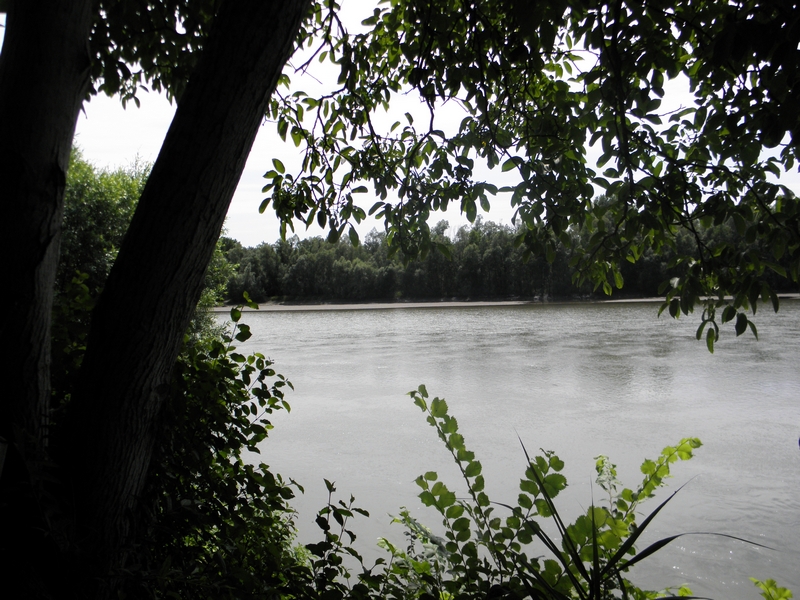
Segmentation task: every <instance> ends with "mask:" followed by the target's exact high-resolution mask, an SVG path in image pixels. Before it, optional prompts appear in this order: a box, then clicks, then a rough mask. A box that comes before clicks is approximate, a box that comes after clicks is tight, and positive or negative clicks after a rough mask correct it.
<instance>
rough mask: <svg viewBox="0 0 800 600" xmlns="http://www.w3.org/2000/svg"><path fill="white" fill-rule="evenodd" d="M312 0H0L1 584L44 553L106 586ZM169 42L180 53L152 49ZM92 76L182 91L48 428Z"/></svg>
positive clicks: (63, 572) (101, 84)
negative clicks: (54, 331)
mask: <svg viewBox="0 0 800 600" xmlns="http://www.w3.org/2000/svg"><path fill="white" fill-rule="evenodd" d="M308 4H309V3H308V2H305V1H301V0H297V1H294V2H281V3H277V2H269V3H262V2H236V3H233V2H227V3H224V4H223V5H221V6H220V7H219V11H217V10H216V9H217V3H214V2H207V3H192V5H191V8H189V7H186V6H185V5H183V3H171V2H165V3H163V4H159V5H158V6H156V7H155V8H153V9H150V7H148V5H146V4H145V3H141V4H135V5H132V4H129V3H124V2H123V3H116V2H109V3H105V2H104V3H99V4H98V5H94V6H93V3H91V2H88V1H85V0H84V1H83V2H71V3H68V6H67V5H61V3H52V2H41V3H35V2H34V3H32V2H12V3H10V5H9V8H8V16H7V31H6V37H5V40H4V45H3V51H2V54H0V114H2V115H4V118H3V119H0V121H2V125H0V139H2V143H0V160H1V161H2V167H0V175H2V178H3V182H4V189H5V192H4V196H3V201H2V211H3V212H2V217H1V218H0V222H2V225H0V227H2V231H0V233H1V234H2V235H0V237H1V238H2V244H3V245H2V250H3V252H4V254H6V255H7V256H16V257H18V260H16V261H14V264H13V266H12V268H11V271H10V273H9V274H8V276H9V278H10V279H11V280H13V281H15V282H16V284H17V285H18V289H19V293H18V294H15V295H10V294H4V295H3V300H2V302H3V304H2V309H3V322H2V334H3V338H4V339H5V340H6V343H7V344H8V345H9V347H10V348H15V349H17V351H15V352H14V353H13V354H12V355H11V356H10V357H9V358H7V359H6V360H4V361H3V364H2V367H1V368H0V369H2V370H1V371H0V377H2V380H3V382H4V388H5V390H4V397H3V405H2V421H1V422H0V426H1V427H2V430H1V431H0V436H2V437H3V438H4V439H5V440H7V441H8V443H9V446H8V448H9V453H8V457H7V459H6V462H5V465H4V471H3V481H2V485H3V490H2V499H3V503H4V504H5V506H4V511H3V512H4V515H3V522H2V526H3V538H4V547H3V557H2V559H3V560H2V562H3V567H4V568H6V569H9V572H8V575H9V577H6V581H8V582H9V586H11V587H14V586H13V584H12V583H11V582H12V581H16V582H18V583H20V584H22V583H24V582H25V581H26V578H27V580H28V581H31V580H33V573H32V572H31V568H32V567H31V565H34V564H35V563H36V561H43V562H44V564H45V565H46V567H45V568H43V569H42V570H41V573H39V574H37V575H38V576H41V575H42V574H45V575H46V576H47V577H49V579H50V583H51V584H52V585H57V586H58V588H57V589H59V594H60V595H62V596H63V595H67V596H69V595H72V596H76V597H77V596H84V595H86V596H88V595H93V596H96V597H107V596H110V595H113V590H114V587H115V576H116V574H117V570H118V569H119V568H120V567H121V566H122V565H123V564H124V555H125V548H126V544H127V543H128V542H129V532H130V522H129V515H130V513H131V509H132V505H133V503H134V502H135V499H136V497H137V495H138V494H139V492H140V490H141V489H142V488H143V485H144V475H145V473H146V472H147V465H148V463H149V458H150V454H151V452H152V448H153V444H154V439H153V438H154V435H155V432H156V431H157V421H158V415H159V412H160V407H161V403H162V397H163V388H164V386H165V384H166V382H167V376H168V373H169V371H170V369H171V367H172V365H173V363H174V361H175V358H176V356H177V352H178V349H179V346H180V342H181V339H182V337H183V332H184V330H185V328H186V326H187V324H188V322H189V319H190V317H191V313H192V311H193V310H194V306H195V305H196V303H197V300H198V297H199V295H200V291H201V288H202V281H203V276H204V273H205V269H206V266H207V265H208V262H209V260H210V258H211V256H212V254H213V251H214V247H215V243H216V239H217V237H218V236H219V232H220V229H221V227H222V222H223V219H224V216H225V212H226V209H227V206H228V204H229V202H230V198H231V196H232V194H233V190H234V188H235V185H236V183H237V181H238V178H239V175H240V173H241V170H242V168H243V166H244V161H245V159H246V156H247V153H248V151H249V149H250V147H251V145H252V141H253V138H254V136H255V132H256V130H257V127H258V125H259V123H260V122H261V119H262V118H263V114H264V112H265V109H266V104H267V100H268V98H269V96H270V94H271V92H272V90H273V89H274V87H275V84H276V82H277V80H278V77H279V76H280V72H281V69H282V68H283V65H284V63H285V61H286V60H287V58H288V56H289V54H290V52H291V50H292V45H293V42H294V40H295V38H296V37H297V33H298V28H299V24H300V21H301V18H302V16H303V14H304V13H305V11H306V9H307V7H308ZM178 22H179V23H180V28H178V27H177V25H176V24H177V23H178ZM212 23H213V27H212ZM165 27H166V28H165ZM264 32H269V34H268V35H265V33H264ZM162 44H165V45H163V46H162ZM165 48H167V49H168V51H165ZM201 48H202V51H200V50H201ZM88 49H91V53H88V52H87V50H88ZM172 52H174V53H175V55H176V56H177V58H175V59H174V60H172V59H169V60H163V59H164V58H165V57H167V56H171V55H173V54H172ZM126 62H127V64H138V66H139V67H140V68H141V70H140V71H138V72H136V73H131V71H130V68H129V67H128V66H127V65H126V64H125V63H126ZM115 73H116V74H121V75H120V76H116V77H115ZM91 76H93V79H90V77H91ZM90 81H93V82H94V85H95V86H97V87H98V88H99V89H102V90H103V91H107V92H115V91H122V93H123V94H124V96H123V97H126V96H127V97H130V98H132V97H133V94H134V93H135V89H136V87H137V85H138V83H139V82H140V81H150V82H151V83H152V84H153V85H154V86H155V87H159V86H160V87H163V88H166V89H169V90H170V93H171V94H172V95H173V96H174V97H175V98H176V99H177V100H178V109H177V111H176V115H175V118H174V120H173V123H172V125H171V127H170V131H169V133H168V134H167V138H166V140H165V142H164V146H163V148H162V151H161V153H160V155H159V158H158V160H157V161H156V163H155V164H154V166H153V170H152V173H151V175H150V178H149V179H148V182H147V185H146V186H145V189H144V191H143V194H142V197H141V199H140V202H139V205H138V207H137V210H136V213H135V215H134V217H133V220H132V223H131V225H130V228H129V230H128V232H127V234H126V237H125V241H124V242H123V244H122V247H121V248H120V251H119V254H118V257H117V260H116V261H115V264H114V267H113V268H112V271H111V273H110V276H109V279H108V281H107V284H106V287H105V289H104V291H103V294H102V296H101V298H100V300H99V302H98V305H97V307H96V308H95V311H94V314H93V317H92V330H91V332H90V334H89V339H88V343H87V352H86V356H85V357H84V361H83V364H82V367H81V376H80V379H81V383H80V384H79V386H78V389H77V390H76V393H75V394H74V395H73V397H72V400H71V402H70V405H69V407H68V410H67V411H66V412H65V414H64V415H63V417H62V418H61V421H60V423H59V427H58V430H57V431H56V432H54V433H55V434H56V435H55V436H54V437H53V439H51V436H50V435H49V420H50V419H49V406H48V403H49V373H48V370H49V363H50V361H49V325H50V309H51V306H52V299H53V284H54V280H55V269H56V264H57V258H58V247H59V235H60V219H61V213H62V207H63V186H64V178H65V175H64V174H65V172H66V170H67V161H68V158H69V150H70V146H71V144H72V134H73V132H74V128H75V122H76V120H77V116H78V111H79V110H80V106H81V103H82V102H83V100H84V98H85V97H86V95H87V93H88V92H89V89H90ZM9 115H13V118H9ZM35 131H39V132H41V133H40V134H36V133H33V132H35ZM47 456H49V457H52V460H53V461H54V462H55V463H56V464H57V465H58V473H57V479H58V480H59V481H60V482H62V487H61V489H60V491H58V492H57V493H56V497H57V500H56V501H55V506H50V507H48V509H50V508H52V509H55V510H56V511H57V512H58V513H59V514H58V515H56V516H55V517H54V516H53V515H49V514H43V513H42V512H39V511H37V510H36V506H37V503H36V501H42V500H43V499H44V498H45V492H46V491H47V492H50V491H52V490H45V487H46V483H45V478H44V477H42V476H40V475H41V474H37V473H36V470H35V469H34V466H35V465H44V464H46V460H47V458H46V457H47ZM52 475H53V474H52V473H51V474H50V476H51V477H52ZM62 523H63V528H62V527H61V524H62ZM42 531H44V532H45V533H44V534H42V533H40V532H42ZM37 555H38V558H36V559H35V560H34V557H36V556H37ZM110 575H114V576H110ZM12 577H13V578H12ZM18 588H19V589H23V586H22V585H20V586H18ZM53 589H56V588H55V587H54V588H53Z"/></svg>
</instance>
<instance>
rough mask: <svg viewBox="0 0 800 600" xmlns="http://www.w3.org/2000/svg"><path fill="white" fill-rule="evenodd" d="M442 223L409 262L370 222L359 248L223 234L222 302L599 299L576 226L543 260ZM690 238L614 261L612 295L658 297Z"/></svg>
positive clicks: (728, 229)
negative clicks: (617, 282)
mask: <svg viewBox="0 0 800 600" xmlns="http://www.w3.org/2000/svg"><path fill="white" fill-rule="evenodd" d="M448 229H449V225H448V223H447V221H441V222H439V223H438V224H437V225H436V226H435V227H434V228H433V229H432V230H431V239H432V241H434V242H435V243H437V244H439V246H438V247H439V248H442V247H444V249H443V250H434V251H432V252H429V253H428V254H427V255H426V256H425V257H424V258H422V259H419V260H412V261H403V259H402V257H401V256H400V255H399V254H395V255H392V254H391V253H390V251H389V246H388V244H387V241H386V234H385V233H384V232H378V231H377V230H375V229H373V230H372V231H371V232H370V233H369V234H368V235H367V236H366V238H365V239H364V240H363V242H362V243H361V244H359V245H358V246H353V245H352V244H351V243H350V241H349V240H346V239H340V240H339V241H337V242H333V243H331V242H328V241H326V240H325V239H323V238H321V237H311V238H307V239H302V240H301V239H299V238H298V237H297V236H292V237H290V238H287V239H285V240H278V241H276V242H274V243H272V244H268V243H262V244H259V245H258V246H256V247H244V246H243V245H242V244H241V243H240V242H238V241H237V240H234V239H231V238H228V237H223V238H221V239H220V243H219V248H220V249H221V251H222V253H223V255H224V256H225V258H226V259H227V261H228V262H229V263H230V265H231V267H232V273H231V275H230V277H229V279H228V286H227V296H228V300H229V301H230V302H232V303H241V302H243V301H244V293H245V292H246V293H247V294H248V295H249V296H250V298H252V299H253V300H255V301H256V302H264V301H267V300H271V299H281V300H292V301H299V302H303V301H308V302H315V301H352V302H369V301H380V300H384V301H386V300H438V299H443V298H446V299H451V298H452V299H459V300H468V299H469V300H478V299H480V300H500V299H511V298H519V299H538V300H564V299H578V298H582V299H585V298H592V297H605V294H604V293H603V291H602V290H601V289H594V288H593V286H592V285H591V284H590V283H588V282H585V281H584V282H581V281H580V279H581V278H580V273H578V271H577V270H576V268H575V267H574V266H572V263H571V259H572V257H573V256H574V255H575V252H576V250H577V249H579V248H580V247H581V245H582V243H583V242H585V240H584V236H583V235H581V234H580V233H573V234H572V235H571V236H570V237H571V241H572V244H571V245H570V246H567V245H565V244H563V243H560V244H559V245H558V247H557V250H556V252H555V255H553V256H550V257H549V258H550V260H548V258H547V257H545V256H527V257H526V256H525V247H524V246H523V245H520V244H518V243H516V240H517V238H518V235H519V231H518V230H516V229H515V228H513V227H511V226H508V225H501V224H497V223H494V222H492V221H485V220H483V219H482V218H481V217H480V216H479V217H477V219H476V220H475V223H474V224H473V225H472V226H466V225H465V226H463V227H461V228H459V229H458V230H457V231H456V232H455V234H454V235H452V236H448V235H447V231H448ZM701 236H702V238H703V240H704V241H706V242H708V243H713V242H718V241H723V240H724V241H726V242H734V243H735V244H736V246H737V248H738V249H739V250H740V251H741V252H750V251H753V250H755V251H756V252H759V253H761V254H764V255H765V260H769V259H770V257H769V256H768V255H767V252H766V251H765V249H763V248H758V247H757V246H756V245H754V244H752V243H748V242H747V240H746V238H745V236H744V235H740V234H739V233H738V232H737V231H736V229H735V227H734V226H733V224H732V223H724V224H723V225H719V226H714V227H710V228H708V229H705V230H703V231H702V232H701ZM696 243H697V240H695V239H693V238H691V237H690V235H689V234H688V233H686V232H681V233H679V234H678V236H677V243H676V245H675V247H674V248H672V247H668V248H664V249H663V251H662V252H661V253H660V254H658V255H656V254H655V253H654V252H652V251H647V252H646V253H645V254H644V255H643V256H641V257H640V259H639V260H638V261H637V262H636V263H625V264H623V265H622V268H621V274H622V276H623V279H624V288H623V289H622V290H617V289H614V290H613V294H614V296H615V297H621V296H623V295H624V297H633V298H635V297H653V296H662V295H663V288H662V285H663V284H664V283H665V282H668V281H669V280H670V279H671V278H673V277H680V276H681V275H682V274H683V273H684V272H685V270H686V268H687V266H688V265H687V262H686V261H682V260H681V259H680V257H681V256H688V255H690V254H691V252H692V247H693V245H695V244H696ZM784 268H788V265H784ZM771 275H772V276H771V277H770V279H771V281H770V284H771V285H772V286H773V289H776V290H778V291H782V292H787V291H796V286H795V285H793V284H792V283H791V282H790V281H789V280H787V279H785V278H782V277H779V276H777V274H775V273H771Z"/></svg>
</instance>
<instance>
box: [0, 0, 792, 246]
mask: <svg viewBox="0 0 800 600" xmlns="http://www.w3.org/2000/svg"><path fill="white" fill-rule="evenodd" d="M365 7H366V8H369V7H370V5H369V4H367V3H362V2H349V3H345V8H346V9H349V10H350V11H351V12H350V13H347V14H345V15H344V20H345V21H346V22H348V23H355V24H356V27H357V26H358V23H359V22H360V20H361V19H362V18H363V17H364V16H365V15H363V14H362V15H357V14H355V15H354V14H352V11H353V10H358V9H360V10H364V8H365ZM369 12H371V10H368V11H367V13H369ZM0 24H2V25H4V24H5V15H0ZM3 33H4V28H1V27H0V44H2V38H3ZM295 60H296V62H297V63H299V62H302V59H295ZM329 69H330V68H329ZM327 74H328V75H331V76H332V77H333V78H334V79H335V75H336V71H335V70H333V71H330V70H329V71H328V72H327ZM292 79H293V82H294V81H296V80H297V79H299V77H297V76H293V77H292ZM326 79H328V80H330V77H326V73H325V72H320V71H317V72H315V73H314V77H313V78H306V79H305V80H303V81H302V82H300V83H299V85H298V86H297V88H298V89H303V90H305V91H307V92H309V93H314V92H315V91H316V90H314V89H313V88H314V87H315V86H324V85H325V80H326ZM669 85H670V87H667V98H665V103H664V105H663V106H662V108H664V109H665V110H668V109H670V108H674V107H677V106H679V105H681V104H683V105H686V104H688V103H690V102H691V97H690V96H688V95H686V86H685V85H683V86H682V85H681V84H680V83H679V82H673V83H672V84H669ZM139 97H140V100H141V107H140V108H137V107H136V106H135V105H134V104H133V103H130V104H129V105H128V107H127V109H123V108H122V105H121V103H120V101H119V100H118V99H116V98H108V97H106V96H98V97H95V98H93V99H92V100H91V101H90V102H88V103H86V104H85V105H84V110H83V111H82V113H81V115H80V117H79V119H78V123H77V131H76V136H75V143H76V144H77V145H78V146H79V147H80V148H81V150H82V151H83V154H84V156H85V157H86V158H87V159H88V160H89V161H91V162H92V163H94V164H95V165H97V166H98V167H107V168H115V167H119V166H126V165H129V164H131V163H132V162H133V161H134V160H137V159H139V160H143V161H147V162H153V161H155V159H156V157H157V156H158V152H159V149H160V147H161V144H162V142H163V140H164V136H165V135H166V132H167V128H168V127H169V124H170V121H171V119H172V116H173V114H174V110H175V107H174V106H172V105H170V103H169V102H168V101H167V100H166V98H165V97H163V96H161V95H158V94H152V93H149V94H148V93H145V92H141V93H140V95H139ZM399 100H400V103H401V106H400V107H398V108H397V112H398V113H399V115H402V114H403V113H404V112H405V111H407V110H408V111H411V112H416V110H418V109H419V107H418V106H417V107H416V109H415V106H414V105H413V102H414V101H413V100H409V99H406V98H400V99H399ZM409 102H411V103H412V104H409ZM668 103H669V104H670V105H672V106H670V107H668V106H667V104H668ZM386 120H388V122H389V123H391V122H392V121H394V120H396V119H395V118H394V116H390V117H388V118H386ZM460 120H461V115H459V114H453V112H452V111H447V110H445V111H440V112H437V127H438V128H439V129H444V130H445V131H447V130H448V129H450V127H453V126H457V125H453V124H454V123H455V124H457V123H458V122H459V121H460ZM591 155H592V150H590V160H591ZM273 158H279V159H280V160H281V161H282V162H283V163H285V164H286V167H287V170H289V171H290V172H291V171H295V172H296V169H297V168H299V161H300V149H298V148H295V147H294V145H293V144H292V143H291V142H289V143H284V142H283V141H282V140H281V139H280V138H279V137H278V135H277V133H276V131H275V125H274V123H270V122H265V123H263V124H262V126H261V128H260V131H259V133H258V136H257V137H256V141H255V144H254V146H253V150H252V152H251V153H250V157H249V159H248V161H247V164H246V166H245V170H244V173H243V175H242V178H241V181H240V182H239V186H238V188H237V190H236V193H235V195H234V198H233V202H232V203H231V207H230V210H229V212H228V218H227V221H226V224H225V228H226V233H227V235H229V236H230V237H233V238H235V239H237V240H239V241H240V242H242V243H243V244H244V245H246V246H255V245H257V244H259V243H261V242H269V243H271V242H274V241H275V240H277V239H278V237H279V224H278V221H277V219H276V217H275V216H274V213H273V212H271V210H270V209H268V210H267V211H266V212H265V213H264V214H259V213H258V206H259V204H260V203H261V201H262V200H263V198H264V195H263V194H262V193H261V188H262V187H263V186H264V183H265V181H264V179H263V174H264V173H265V172H266V171H268V170H270V169H271V168H272V159H273ZM498 171H499V169H496V170H495V172H494V173H493V177H492V181H493V183H500V184H501V185H502V184H503V183H506V182H502V181H501V182H498V181H497V177H498V176H499V175H500V174H499V173H498ZM487 175H488V174H481V176H482V178H488V177H487ZM781 180H782V183H784V184H785V185H787V186H789V187H790V188H792V189H793V190H795V192H796V193H798V192H800V176H798V173H797V171H796V170H795V172H793V173H791V174H788V175H785V176H784V177H782V179H781ZM363 196H364V197H363V200H362V201H361V205H362V207H364V208H365V209H368V208H369V207H370V206H371V205H372V204H373V203H374V201H375V198H373V197H371V196H370V195H368V194H364V195H363ZM479 214H480V213H479ZM511 216H512V210H511V208H510V206H509V205H508V201H507V200H505V199H504V198H502V197H497V198H495V200H494V201H493V202H492V210H491V211H490V212H489V214H488V215H484V218H485V219H488V220H492V221H495V222H498V223H504V224H509V223H510V222H511ZM442 218H444V219H446V220H447V221H449V223H450V224H451V230H450V231H449V233H450V234H452V233H453V232H454V230H455V229H456V228H457V227H460V226H461V225H464V224H466V223H467V220H466V218H465V217H464V216H463V215H461V214H460V211H459V208H458V207H457V206H454V207H451V209H450V210H449V211H448V212H447V213H443V214H437V215H434V216H432V224H433V223H435V222H438V221H439V220H440V219H442ZM296 227H297V233H298V234H299V235H300V236H301V237H305V236H308V235H321V234H323V232H322V231H321V230H320V229H319V228H317V227H313V228H311V229H310V230H308V231H305V229H304V226H303V225H302V224H299V225H296ZM372 228H377V229H379V230H380V229H382V228H383V225H382V222H380V221H377V220H375V219H373V218H372V217H368V219H367V222H365V223H363V224H361V226H359V228H358V229H359V233H360V234H361V236H362V238H363V236H364V235H366V233H368V232H369V231H370V230H371V229H372Z"/></svg>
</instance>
